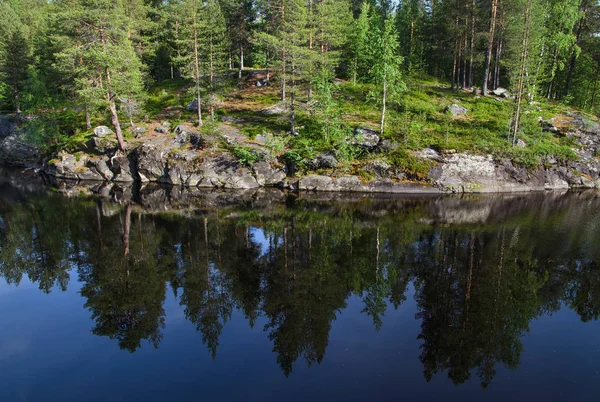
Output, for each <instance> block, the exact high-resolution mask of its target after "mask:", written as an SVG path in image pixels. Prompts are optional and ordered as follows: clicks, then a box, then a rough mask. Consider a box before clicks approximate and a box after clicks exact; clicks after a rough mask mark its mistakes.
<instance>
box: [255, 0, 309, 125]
mask: <svg viewBox="0 0 600 402" xmlns="http://www.w3.org/2000/svg"><path fill="white" fill-rule="evenodd" d="M269 10H270V11H271V12H273V11H276V13H274V18H273V21H272V24H274V25H275V27H276V28H275V29H273V30H272V32H274V33H273V34H269V33H261V34H260V35H258V39H259V40H260V41H262V42H263V43H265V44H266V45H267V46H268V47H269V48H270V49H271V53H272V54H273V55H275V57H274V58H275V60H276V62H277V65H278V67H279V68H280V72H281V73H280V77H279V79H280V83H281V99H282V101H284V102H285V101H287V91H288V86H289V92H290V101H289V110H290V131H291V132H292V133H295V132H296V98H297V95H298V93H297V90H298V84H300V82H301V81H306V79H307V73H308V71H309V70H310V65H311V56H312V54H311V51H310V49H309V46H308V44H309V42H308V39H309V36H310V30H309V27H308V7H306V4H305V2H304V1H302V0H278V1H274V2H273V3H272V4H270V9H269Z"/></svg>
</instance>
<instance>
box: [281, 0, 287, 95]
mask: <svg viewBox="0 0 600 402" xmlns="http://www.w3.org/2000/svg"><path fill="white" fill-rule="evenodd" d="M281 21H282V22H283V24H282V25H283V27H284V32H283V35H282V37H281V100H282V101H284V102H285V71H286V63H285V62H286V35H285V0H283V2H282V3H281Z"/></svg>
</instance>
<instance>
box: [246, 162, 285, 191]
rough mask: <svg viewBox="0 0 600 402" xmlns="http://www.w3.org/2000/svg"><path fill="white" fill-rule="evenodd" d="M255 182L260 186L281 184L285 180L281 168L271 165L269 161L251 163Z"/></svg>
mask: <svg viewBox="0 0 600 402" xmlns="http://www.w3.org/2000/svg"><path fill="white" fill-rule="evenodd" d="M252 171H253V172H254V177H255V178H256V182H257V183H258V184H259V185H260V186H281V185H282V184H283V181H284V180H285V172H284V171H283V169H280V168H278V167H274V166H272V165H271V164H270V163H269V162H267V161H263V162H257V163H255V164H254V165H252Z"/></svg>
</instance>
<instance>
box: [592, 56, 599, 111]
mask: <svg viewBox="0 0 600 402" xmlns="http://www.w3.org/2000/svg"><path fill="white" fill-rule="evenodd" d="M598 80H600V65H598V70H597V72H596V79H595V80H594V90H593V92H592V104H591V106H590V110H591V111H592V113H593V112H594V108H595V107H596V94H597V91H598Z"/></svg>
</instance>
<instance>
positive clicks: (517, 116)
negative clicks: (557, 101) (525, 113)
mask: <svg viewBox="0 0 600 402" xmlns="http://www.w3.org/2000/svg"><path fill="white" fill-rule="evenodd" d="M531 1H532V0H528V1H527V5H526V7H525V16H524V22H523V24H524V26H523V39H522V50H521V60H520V63H521V65H520V71H519V82H518V89H517V94H516V105H515V111H514V115H513V121H512V125H511V129H512V145H513V147H514V146H515V144H516V142H517V135H518V133H519V129H520V123H521V104H522V102H523V91H524V88H525V79H526V76H527V57H528V51H529V32H530V29H531Z"/></svg>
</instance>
